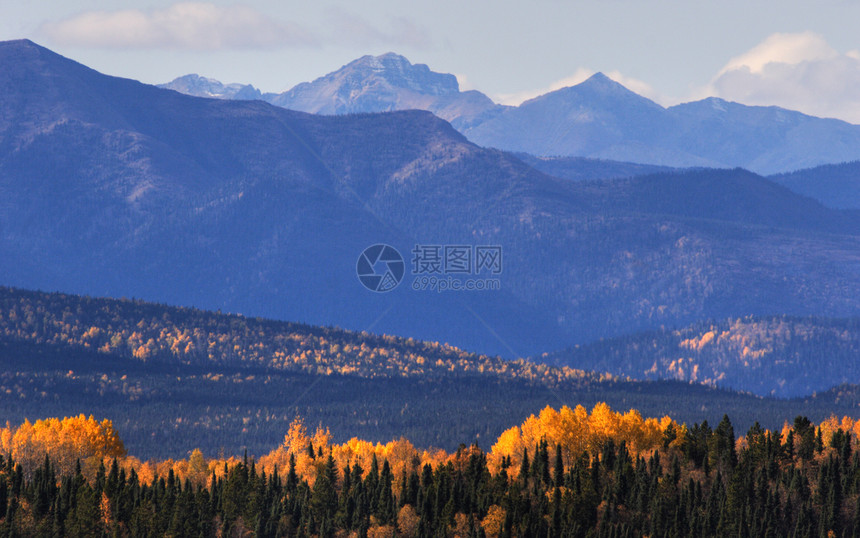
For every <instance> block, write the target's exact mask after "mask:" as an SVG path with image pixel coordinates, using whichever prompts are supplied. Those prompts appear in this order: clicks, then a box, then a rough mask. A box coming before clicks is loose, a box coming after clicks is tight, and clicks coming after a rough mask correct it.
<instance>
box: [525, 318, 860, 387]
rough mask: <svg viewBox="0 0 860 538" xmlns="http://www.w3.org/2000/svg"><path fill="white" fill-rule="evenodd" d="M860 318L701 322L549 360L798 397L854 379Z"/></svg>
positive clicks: (858, 367)
mask: <svg viewBox="0 0 860 538" xmlns="http://www.w3.org/2000/svg"><path fill="white" fill-rule="evenodd" d="M858 358H860V319H858V318H849V319H828V318H815V317H809V318H796V317H788V316H775V317H746V318H732V319H726V320H721V321H711V322H702V323H697V324H695V325H691V326H688V327H685V328H683V329H679V330H668V329H664V330H661V331H654V332H648V333H639V334H633V335H629V336H623V337H619V338H612V339H608V340H602V341H599V342H595V343H593V344H589V345H584V346H577V347H573V348H569V349H566V350H564V351H560V352H557V353H551V354H545V355H542V356H541V357H539V358H538V360H542V361H544V362H546V363H548V364H554V365H566V366H571V367H576V368H584V369H588V370H599V371H607V372H611V373H613V374H616V375H626V376H631V377H634V378H637V379H678V380H681V381H690V382H694V383H704V384H708V385H713V386H721V387H729V388H733V389H736V390H745V391H750V392H753V393H755V394H760V395H775V396H780V397H796V396H802V395H806V394H811V393H813V392H816V391H824V390H827V389H829V388H831V387H833V386H835V385H841V384H844V383H854V382H856V381H857V380H858V379H860V361H858Z"/></svg>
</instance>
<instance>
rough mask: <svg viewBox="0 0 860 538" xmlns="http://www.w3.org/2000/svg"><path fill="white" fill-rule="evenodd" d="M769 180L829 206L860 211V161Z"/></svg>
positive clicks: (831, 165) (825, 166)
mask: <svg viewBox="0 0 860 538" xmlns="http://www.w3.org/2000/svg"><path fill="white" fill-rule="evenodd" d="M770 179H771V180H772V181H774V182H776V183H779V184H780V185H783V186H785V187H788V188H789V189H791V190H793V191H794V192H797V193H800V194H803V195H804V196H809V197H810V198H815V199H816V200H818V201H819V202H821V203H822V204H824V205H826V206H828V207H833V208H836V209H860V161H854V162H850V163H841V164H828V165H824V166H819V167H816V168H808V169H805V170H798V171H796V172H791V173H787V174H779V175H775V176H771V177H770Z"/></svg>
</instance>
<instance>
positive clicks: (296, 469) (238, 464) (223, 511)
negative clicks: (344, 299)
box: [0, 406, 860, 537]
mask: <svg viewBox="0 0 860 538" xmlns="http://www.w3.org/2000/svg"><path fill="white" fill-rule="evenodd" d="M66 420H70V419H66ZM76 420H77V421H78V422H76V423H75V424H76V425H77V427H78V429H79V430H81V431H83V433H82V435H83V439H84V441H87V439H88V437H96V436H102V437H104V436H105V435H106V434H110V429H111V428H110V423H109V421H107V422H106V421H101V422H98V421H95V419H81V418H80V417H78V418H77V419H76ZM577 421H579V422H577ZM62 423H63V421H58V422H50V423H40V424H39V427H38V428H37V427H36V426H35V425H31V428H32V429H40V428H41V429H45V431H55V432H57V431H59V430H60V429H62V428H60V427H58V426H57V425H58V424H60V425H61V424H62ZM858 427H860V426H858V423H857V422H856V421H854V420H853V419H850V418H843V419H836V418H832V419H830V420H828V421H824V422H822V423H820V424H817V425H816V424H813V423H812V422H810V421H809V420H808V419H806V418H805V417H802V416H798V417H796V418H795V420H794V421H793V422H792V423H787V424H785V426H784V427H783V429H782V430H781V431H769V430H766V429H763V428H761V427H760V426H758V425H757V424H756V425H754V426H753V427H751V428H750V429H749V430H748V431H747V432H746V434H745V435H743V436H736V434H735V431H734V427H733V425H732V423H731V421H730V420H729V418H728V417H727V416H724V417H723V419H722V420H721V421H720V422H719V424H717V425H716V426H715V427H711V426H710V425H708V424H707V423H702V424H694V425H692V426H688V425H685V424H678V423H676V422H674V421H672V420H670V419H659V420H658V419H641V417H638V416H637V413H636V412H635V411H630V412H628V413H623V414H622V413H616V412H614V411H612V410H611V409H609V408H607V407H605V406H595V408H594V409H592V410H591V412H590V413H589V412H587V411H586V412H585V413H584V414H583V410H581V409H573V410H571V409H566V408H562V409H560V410H554V409H550V408H548V409H545V410H544V411H543V412H542V413H541V414H540V415H539V416H533V417H530V418H529V419H528V420H527V421H526V422H524V423H523V424H522V425H520V426H518V427H516V428H512V429H511V430H509V432H506V434H505V435H503V436H502V437H500V439H499V441H498V442H497V443H496V445H495V446H494V447H493V448H492V449H491V450H490V451H485V450H483V449H481V448H480V447H478V446H476V445H472V446H468V447H467V446H465V445H461V446H460V448H459V449H458V450H456V451H455V452H452V453H445V452H443V451H428V450H424V451H420V450H418V449H416V448H415V447H413V446H412V445H411V444H410V443H409V442H408V441H407V440H405V439H401V440H398V441H392V442H391V443H388V444H379V443H377V444H375V445H374V444H371V443H367V442H363V441H360V440H357V439H354V440H352V441H350V442H348V443H345V444H343V445H335V444H331V443H330V442H329V438H330V434H329V433H328V431H327V430H325V429H323V428H318V429H317V430H316V431H315V432H314V433H313V434H310V433H308V432H307V430H306V429H305V428H304V425H303V423H302V422H301V421H300V420H297V421H295V422H294V423H293V425H292V426H291V428H290V431H289V432H288V433H287V435H286V436H285V439H284V443H283V444H282V445H281V446H280V447H278V448H277V449H275V450H274V451H272V452H271V453H270V454H268V455H265V456H263V457H260V458H259V459H255V458H253V457H249V456H247V455H245V456H244V457H242V458H229V459H219V458H213V459H209V460H207V459H206V458H204V457H203V456H202V454H200V453H199V451H194V452H193V453H192V454H191V456H189V458H188V459H187V460H186V461H183V462H147V463H146V465H148V467H147V466H144V465H143V464H141V462H139V461H135V460H134V459H133V458H132V457H131V456H127V455H124V454H122V453H121V451H122V450H121V446H120V445H117V444H116V443H108V444H103V445H102V449H98V448H97V449H96V453H95V454H94V456H95V459H92V456H91V458H90V459H89V460H86V459H84V460H80V459H78V460H77V461H76V462H75V464H74V466H73V467H72V468H71V469H69V470H67V469H65V468H64V466H63V465H62V464H60V463H59V461H60V459H59V457H58V455H56V451H53V453H52V450H47V451H46V452H44V453H43V454H42V456H41V458H40V459H39V462H38V463H36V464H34V463H33V461H32V455H31V458H30V459H29V460H28V457H27V456H26V455H23V454H19V455H16V453H15V447H14V446H13V447H12V449H11V451H10V450H8V449H9V447H8V446H4V447H3V449H4V450H6V451H7V452H6V455H5V456H3V457H2V459H0V535H2V536H102V535H104V536H107V535H110V536H177V537H178V536H194V537H198V536H225V535H227V536H260V537H263V536H320V537H322V536H332V537H334V536H369V537H376V536H395V535H396V536H464V537H466V536H468V537H471V536H478V537H501V536H505V537H506V536H606V537H610V536H613V537H614V536H642V535H649V536H729V535H732V536H853V535H856V534H858V533H860V454H858V453H857V448H858V438H857V434H856V432H857V429H858ZM637 430H638V431H637ZM10 433H11V435H12V437H13V438H14V437H15V435H16V434H17V433H18V431H17V430H16V431H15V432H11V431H10ZM55 435H56V436H57V439H59V436H60V434H59V433H57V434H55ZM43 437H45V436H43ZM108 437H110V436H109V435H108ZM19 444H20V443H19ZM88 446H89V449H90V450H92V446H93V445H92V444H90V445H88ZM48 448H50V447H48ZM99 450H102V451H101V452H99ZM111 450H113V451H114V452H113V455H110V454H111V452H110V451H111ZM117 450H118V451H119V452H117ZM22 456H23V458H22Z"/></svg>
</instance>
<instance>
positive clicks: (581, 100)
mask: <svg viewBox="0 0 860 538" xmlns="http://www.w3.org/2000/svg"><path fill="white" fill-rule="evenodd" d="M182 80H183V79H177V80H175V81H173V82H171V83H168V84H166V85H164V86H165V87H168V88H173V89H176V90H178V91H182V92H185V93H190V94H192V95H197V96H207V97H208V96H213V95H214V96H222V97H226V98H231V97H230V95H231V94H229V93H227V92H224V91H223V90H221V89H220V83H217V81H215V82H213V83H212V84H211V85H210V86H204V85H196V86H189V85H188V84H186V83H183V82H182ZM236 86H237V87H243V86H242V85H236ZM254 91H256V90H254ZM236 95H237V96H238V97H237V98H243V99H244V98H247V95H248V93H247V92H246V93H244V94H239V93H237V94H236ZM258 98H261V99H264V100H266V101H268V102H270V103H273V104H276V105H278V106H282V107H286V108H290V109H294V110H300V111H304V112H311V113H315V114H347V113H369V112H386V111H392V110H405V109H421V110H429V111H431V112H433V113H434V114H436V115H437V116H439V117H440V118H443V119H445V120H447V121H449V122H451V124H452V125H453V126H454V127H455V128H457V129H458V130H459V131H460V132H461V133H462V134H464V135H465V136H466V137H467V138H468V139H469V140H471V141H472V142H475V143H476V144H479V145H481V146H485V147H494V148H499V149H504V150H508V151H515V152H524V153H529V154H533V155H536V156H541V157H548V156H567V157H590V158H596V159H604V160H616V161H628V162H636V163H643V164H652V165H661V166H672V167H703V166H706V167H721V168H735V167H741V168H746V169H748V170H751V171H754V172H757V173H760V174H776V173H784V172H790V171H794V170H797V169H801V168H812V167H816V166H819V165H823V164H831V163H841V162H845V161H854V160H858V159H860V126H857V125H851V124H849V123H846V122H843V121H839V120H835V119H822V118H816V117H812V116H808V115H805V114H802V113H799V112H794V111H791V110H786V109H782V108H778V107H753V106H745V105H741V104H738V103H732V102H727V101H724V100H722V99H718V98H708V99H703V100H701V101H695V102H691V103H685V104H681V105H676V106H672V107H669V108H665V107H663V106H661V105H659V104H657V103H655V102H654V101H651V100H649V99H647V98H645V97H642V96H640V95H637V94H636V93H634V92H632V91H630V90H628V89H627V88H625V87H624V86H622V85H621V84H619V83H617V82H615V81H613V80H611V79H610V78H609V77H607V76H605V75H603V74H602V73H597V74H595V75H593V76H592V77H591V78H589V79H588V80H586V81H584V82H582V83H580V84H578V85H575V86H571V87H566V88H562V89H559V90H556V91H553V92H550V93H547V94H545V95H541V96H539V97H536V98H534V99H530V100H528V101H525V102H524V103H522V104H520V105H518V106H503V105H497V104H495V103H493V101H492V100H491V99H490V98H488V97H487V96H486V95H484V94H482V93H480V92H478V91H476V90H470V91H466V92H461V91H460V89H459V85H458V83H457V79H456V77H454V76H453V75H450V74H441V73H436V72H433V71H431V70H430V69H429V68H428V67H427V66H426V65H424V64H412V63H410V62H409V61H408V60H407V59H406V58H404V57H403V56H399V55H397V54H393V53H388V54H384V55H382V56H364V57H362V58H359V59H357V60H355V61H353V62H351V63H349V64H347V65H345V66H343V67H342V68H340V69H338V70H336V71H334V72H332V73H329V74H327V75H325V76H322V77H320V78H318V79H316V80H314V81H312V82H305V83H301V84H299V85H297V86H295V87H294V88H292V89H290V90H288V91H286V92H284V93H281V94H265V95H261V96H260V97H258Z"/></svg>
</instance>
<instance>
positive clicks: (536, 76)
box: [0, 0, 860, 124]
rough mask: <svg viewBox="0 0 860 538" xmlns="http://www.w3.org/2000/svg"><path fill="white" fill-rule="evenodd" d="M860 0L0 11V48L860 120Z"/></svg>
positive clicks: (6, 4) (358, 1)
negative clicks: (351, 69) (374, 68)
mask: <svg viewBox="0 0 860 538" xmlns="http://www.w3.org/2000/svg"><path fill="white" fill-rule="evenodd" d="M858 26H860V0H816V1H811V0H805V1H796V0H779V1H774V0H743V1H739V0H694V1H690V0H683V1H676V0H647V1H646V0H532V1H530V2H523V1H511V0H495V1H483V0H480V1H470V0H457V1H453V0H434V1H432V2H429V1H426V0H350V1H341V0H334V1H326V0H320V1H319V2H308V1H307V0H303V1H301V2H298V1H295V0H252V1H246V2H231V1H226V2H222V1H218V0H210V1H202V2H177V1H174V0H138V1H123V0H82V1H75V2H68V1H67V0H37V1H36V2H33V1H32V0H3V2H2V4H0V39H2V40H7V39H21V38H28V39H31V40H33V41H35V42H36V43H39V44H40V45H43V46H46V47H48V48H50V49H52V50H54V51H55V52H58V53H60V54H62V55H64V56H67V57H69V58H72V59H74V60H76V61H79V62H81V63H83V64H85V65H88V66H89V67H92V68H94V69H97V70H98V71H101V72H103V73H106V74H109V75H115V76H123V77H128V78H134V79H137V80H140V81H143V82H147V83H152V84H157V83H162V82H168V81H170V80H172V79H174V78H176V77H178V76H181V75H185V74H188V73H198V74H200V75H204V76H207V77H212V78H215V79H218V80H220V81H222V82H224V83H230V82H241V83H248V84H253V85H254V86H255V87H257V88H259V89H261V90H262V91H264V92H281V91H284V90H287V89H289V88H291V87H292V86H294V85H295V84H297V83H299V82H304V81H309V80H313V79H314V78H316V77H319V76H322V75H324V74H326V73H328V72H331V71H334V70H336V69H338V68H339V67H341V66H342V65H345V64H346V63H348V62H350V61H352V60H354V59H356V58H358V57H360V56H363V55H365V54H374V55H377V54H383V53H385V52H396V53H399V54H402V55H404V56H406V57H407V58H408V59H409V60H410V61H412V62H413V63H424V64H427V65H428V66H430V68H431V69H432V70H434V71H438V72H443V73H453V74H455V75H457V78H458V80H459V82H460V86H461V89H477V90H480V91H482V92H483V93H485V94H487V95H488V96H490V97H491V98H492V99H493V100H495V101H496V102H501V103H505V104H518V103H519V102H521V101H523V100H524V99H528V98H530V97H535V96H537V95H540V94H542V93H545V92H547V91H550V90H554V89H559V88H562V87H564V86H568V85H572V84H576V83H578V82H581V81H582V80H584V79H585V78H587V77H588V76H589V75H591V74H593V73H595V72H597V71H601V72H603V73H605V74H607V75H609V76H610V77H611V78H613V79H615V80H617V81H618V82H621V83H622V84H624V85H625V86H627V87H628V88H630V89H631V90H633V91H636V92H637V93H640V94H641V95H644V96H646V97H649V98H651V99H653V100H655V101H657V102H658V103H660V104H662V105H664V106H670V105H673V104H677V103H681V102H687V101H691V100H696V99H701V98H704V97H710V96H715V97H721V98H723V99H727V100H730V101H737V102H740V103H744V104H749V105H777V106H782V107H784V108H789V109H793V110H800V111H801V112H806V113H808V114H812V115H816V116H824V117H835V118H840V119H843V120H846V121H850V122H852V123H857V124H860V32H858V31H857V28H858Z"/></svg>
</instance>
